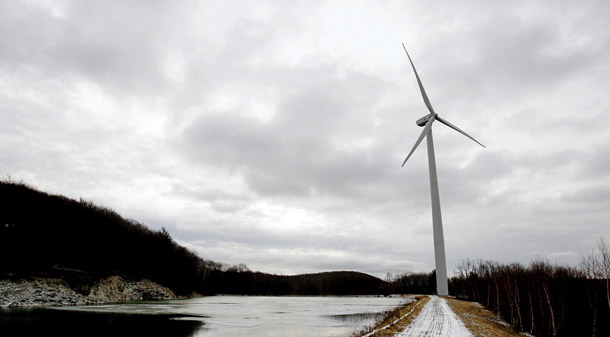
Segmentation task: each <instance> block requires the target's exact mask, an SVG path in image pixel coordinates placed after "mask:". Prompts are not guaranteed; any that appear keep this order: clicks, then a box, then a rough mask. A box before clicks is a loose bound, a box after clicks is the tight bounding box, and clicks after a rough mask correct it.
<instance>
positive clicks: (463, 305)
mask: <svg viewBox="0 0 610 337" xmlns="http://www.w3.org/2000/svg"><path fill="white" fill-rule="evenodd" d="M444 298H445V299H446V300H447V304H448V305H449V307H450V308H451V309H452V310H453V312H455V314H456V315H457V316H458V317H459V318H460V320H461V321H462V322H463V323H464V325H465V326H466V328H467V329H468V330H470V332H471V333H472V335H473V336H475V337H476V336H490V337H517V336H518V337H523V334H520V333H518V332H515V331H514V330H513V329H512V328H511V327H510V326H509V325H508V324H506V323H500V322H501V320H500V319H499V318H498V316H496V315H495V314H493V313H492V312H491V311H489V310H487V309H485V308H483V306H481V305H480V304H479V303H476V302H467V301H461V300H457V299H454V298H449V297H444Z"/></svg>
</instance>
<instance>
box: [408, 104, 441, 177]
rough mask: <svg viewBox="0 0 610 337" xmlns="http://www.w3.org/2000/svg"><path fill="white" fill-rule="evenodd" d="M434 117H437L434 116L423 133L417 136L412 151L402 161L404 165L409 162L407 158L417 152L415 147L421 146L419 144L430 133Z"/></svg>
mask: <svg viewBox="0 0 610 337" xmlns="http://www.w3.org/2000/svg"><path fill="white" fill-rule="evenodd" d="M434 118H435V116H432V117H431V118H430V119H429V120H428V122H427V123H426V126H424V129H423V130H422V132H421V134H420V135H419V138H417V141H416V142H415V145H413V148H412V149H411V152H409V154H408V155H407V158H406V159H405V161H403V162H402V167H404V166H405V164H406V163H407V160H409V158H411V155H412V154H413V152H415V149H416V148H417V147H418V146H419V144H420V143H421V141H422V140H423V139H424V137H426V136H427V135H428V132H430V128H431V127H432V123H433V122H434Z"/></svg>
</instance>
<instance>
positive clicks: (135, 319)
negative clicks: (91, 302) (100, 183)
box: [0, 296, 411, 337]
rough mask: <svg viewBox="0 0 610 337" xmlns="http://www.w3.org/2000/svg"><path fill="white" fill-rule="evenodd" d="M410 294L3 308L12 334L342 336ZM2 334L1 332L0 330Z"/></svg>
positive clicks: (1, 317) (1, 319) (2, 325)
mask: <svg viewBox="0 0 610 337" xmlns="http://www.w3.org/2000/svg"><path fill="white" fill-rule="evenodd" d="M410 300H411V299H410V298H393V297H258V296H211V297H202V298H194V299H187V300H177V301H161V302H142V303H130V304H113V305H96V306H80V307H59V308H53V309H27V310H23V309H20V310H12V311H10V312H8V311H5V312H3V313H2V314H0V329H1V330H2V331H3V332H8V331H15V335H20V336H25V335H42V334H43V333H44V334H45V335H48V334H51V333H55V332H57V333H59V335H62V336H67V335H72V336H76V335H82V336H111V335H113V336H116V335H124V336H136V335H137V336H159V335H165V336H201V337H235V336H249V337H255V336H271V337H274V336H278V337H279V336H285V337H301V336H303V337H304V336H324V337H326V336H348V335H349V334H350V333H351V332H353V331H355V330H360V329H362V328H363V327H365V326H368V325H371V324H374V323H375V321H376V320H377V319H378V318H380V315H381V314H382V313H383V312H385V311H387V310H390V309H392V308H394V307H396V306H398V305H400V304H402V303H405V302H407V301H410ZM3 335H4V333H3Z"/></svg>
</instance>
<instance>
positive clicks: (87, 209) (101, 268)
mask: <svg viewBox="0 0 610 337" xmlns="http://www.w3.org/2000/svg"><path fill="white" fill-rule="evenodd" d="M0 205H1V208H0V224H1V226H0V255H1V256H2V257H3V258H2V259H1V260H0V277H3V278H12V279H15V278H24V277H43V278H60V279H62V280H64V281H65V282H67V284H68V285H69V286H70V287H72V288H73V289H76V290H77V291H79V292H81V293H84V294H86V293H87V292H88V291H89V290H90V289H91V287H92V286H93V285H94V284H96V283H97V282H99V281H100V280H101V279H103V278H107V277H110V276H114V275H117V276H121V277H123V278H126V279H133V280H140V279H149V280H152V281H154V282H156V283H158V284H160V285H163V286H166V287H169V288H170V289H172V290H173V291H175V292H176V293H177V294H181V295H190V294H192V293H193V292H196V293H199V294H217V293H224V294H252V295H254V294H261V295H347V294H380V293H384V292H385V291H386V290H387V284H386V283H385V282H384V281H382V280H380V279H378V278H376V277H373V276H371V275H367V274H363V273H358V272H326V273H319V274H308V275H296V276H281V275H272V274H266V273H261V272H252V271H250V270H249V269H248V268H247V267H246V266H245V265H239V266H228V265H226V264H222V263H219V262H214V261H210V260H204V259H202V258H201V257H199V256H198V255H197V254H196V253H195V252H193V251H190V250H188V249H186V248H184V247H182V246H180V245H178V244H177V243H176V242H175V241H174V240H173V239H172V238H171V236H170V234H169V233H168V232H167V231H166V230H165V229H162V230H161V231H154V230H151V229H149V228H147V227H146V226H144V225H143V224H141V223H139V222H137V221H134V220H129V219H125V218H123V217H122V216H120V215H119V214H118V213H116V212H115V211H113V210H111V209H108V208H105V207H100V206H97V205H95V204H93V203H91V202H89V201H85V200H82V199H81V200H78V201H77V200H73V199H69V198H66V197H64V196H61V195H52V194H48V193H45V192H41V191H38V190H36V189H34V188H32V187H30V186H27V185H25V184H23V183H18V182H14V181H1V182H0Z"/></svg>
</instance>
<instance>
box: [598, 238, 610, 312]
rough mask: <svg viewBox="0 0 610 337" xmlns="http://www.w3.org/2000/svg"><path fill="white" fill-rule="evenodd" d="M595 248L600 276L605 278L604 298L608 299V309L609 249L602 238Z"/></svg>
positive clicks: (609, 303) (609, 306) (609, 285)
mask: <svg viewBox="0 0 610 337" xmlns="http://www.w3.org/2000/svg"><path fill="white" fill-rule="evenodd" d="M597 248H598V249H599V254H600V259H601V261H600V271H601V277H602V278H603V279H605V280H606V298H607V300H608V308H609V309H610V251H609V250H608V245H606V241H605V240H604V238H599V241H597Z"/></svg>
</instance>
